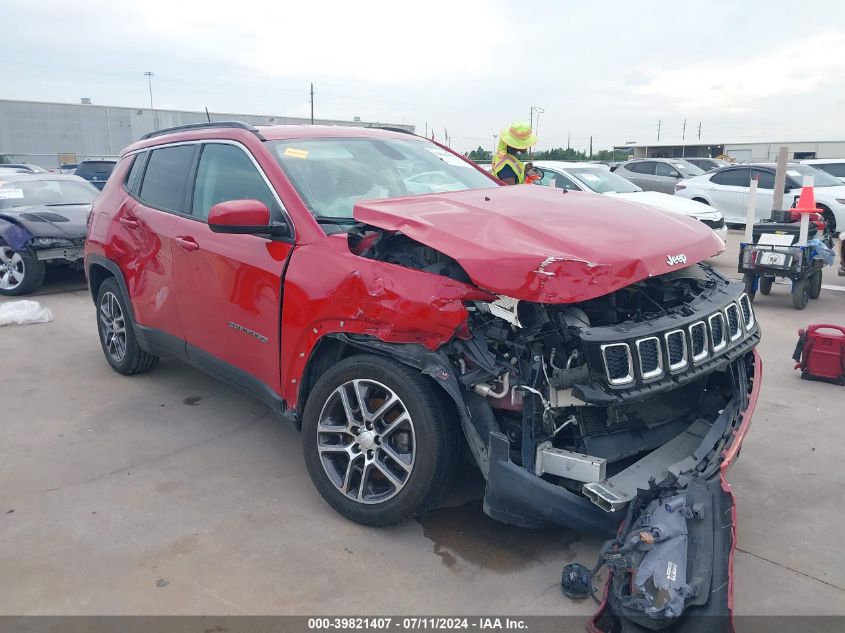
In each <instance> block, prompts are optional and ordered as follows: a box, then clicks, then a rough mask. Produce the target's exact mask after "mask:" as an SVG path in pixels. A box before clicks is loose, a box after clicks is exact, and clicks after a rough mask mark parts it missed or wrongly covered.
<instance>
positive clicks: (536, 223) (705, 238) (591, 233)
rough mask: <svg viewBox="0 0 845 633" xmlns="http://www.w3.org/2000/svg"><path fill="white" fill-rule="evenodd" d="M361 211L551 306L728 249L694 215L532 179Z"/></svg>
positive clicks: (493, 282) (512, 291) (491, 282)
mask: <svg viewBox="0 0 845 633" xmlns="http://www.w3.org/2000/svg"><path fill="white" fill-rule="evenodd" d="M353 214H354V216H355V219H356V220H358V221H360V222H364V223H366V224H370V225H372V226H376V227H380V228H382V229H385V230H389V231H398V232H400V233H402V234H404V235H406V236H408V237H410V238H412V239H414V240H416V241H418V242H420V243H422V244H425V245H426V246H430V247H431V248H434V249H437V250H438V251H440V252H441V253H444V254H446V255H448V256H449V257H451V258H453V259H455V260H457V261H458V263H460V264H461V266H462V267H463V268H464V270H466V272H467V274H468V275H469V276H470V278H471V279H472V281H473V282H474V283H476V284H477V285H478V286H479V287H481V288H484V289H486V290H489V291H492V292H495V293H498V294H503V295H507V296H509V297H514V298H516V299H522V300H526V301H536V302H543V303H573V302H577V301H586V300H588V299H594V298H596V297H600V296H602V295H605V294H608V293H610V292H613V291H615V290H618V289H620V288H623V287H625V286H628V285H630V284H632V283H634V282H637V281H640V280H642V279H645V278H647V277H652V276H656V275H662V274H664V273H667V272H670V271H672V270H675V269H677V268H681V267H683V266H688V265H691V264H694V263H696V262H699V261H701V260H703V259H706V258H708V257H711V256H713V255H715V254H716V253H718V252H720V251H721V250H722V248H723V246H722V242H721V240H720V239H719V238H718V237H717V236H716V234H715V233H713V231H711V230H710V229H709V228H708V227H706V226H704V225H703V224H702V223H701V222H698V221H697V220H694V219H691V218H687V217H685V216H681V215H678V214H674V213H668V212H664V211H659V210H657V209H651V208H645V207H643V206H642V205H638V204H633V203H630V202H626V201H624V200H619V199H613V198H611V197H607V196H597V195H595V194H589V193H579V192H569V193H562V190H560V189H550V188H548V187H536V186H529V185H524V186H523V185H520V186H513V187H497V188H494V189H476V190H468V191H457V192H450V193H438V194H429V195H424V196H413V197H406V198H391V199H385V200H369V201H362V202H360V203H358V204H357V205H356V206H355V209H354V212H353ZM670 255H671V256H675V257H678V256H680V255H683V256H684V257H683V258H679V259H678V260H676V261H678V262H679V263H675V264H670V263H669V262H670V259H669V256H670Z"/></svg>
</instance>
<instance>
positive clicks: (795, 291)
mask: <svg viewBox="0 0 845 633" xmlns="http://www.w3.org/2000/svg"><path fill="white" fill-rule="evenodd" d="M809 301H810V284H809V283H808V280H807V279H797V280H795V281H793V282H792V307H793V308H795V309H796V310H803V309H804V308H806V307H807V303H809Z"/></svg>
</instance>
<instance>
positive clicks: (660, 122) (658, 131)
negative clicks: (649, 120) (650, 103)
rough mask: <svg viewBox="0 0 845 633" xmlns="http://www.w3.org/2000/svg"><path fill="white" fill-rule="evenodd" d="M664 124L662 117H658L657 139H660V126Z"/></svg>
mask: <svg viewBox="0 0 845 633" xmlns="http://www.w3.org/2000/svg"><path fill="white" fill-rule="evenodd" d="M662 124H663V120H662V119H657V140H658V141H659V140H660V126H661V125H662Z"/></svg>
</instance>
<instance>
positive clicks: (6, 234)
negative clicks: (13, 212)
mask: <svg viewBox="0 0 845 633" xmlns="http://www.w3.org/2000/svg"><path fill="white" fill-rule="evenodd" d="M31 239H32V233H30V232H29V231H27V230H26V229H25V228H23V227H22V226H20V225H18V224H15V223H14V222H10V221H9V220H7V219H5V218H0V240H3V241H4V242H5V243H6V244H7V245H8V246H9V248H11V249H12V250H14V251H19V250H21V249H23V248H25V247H26V243H27V242H28V241H29V240H31Z"/></svg>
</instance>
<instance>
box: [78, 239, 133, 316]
mask: <svg viewBox="0 0 845 633" xmlns="http://www.w3.org/2000/svg"><path fill="white" fill-rule="evenodd" d="M93 266H102V267H103V268H105V269H106V270H107V271H109V272H110V273H111V274H112V276H113V277H114V278H115V279H116V280H117V285H118V287H119V288H120V291H121V292H122V293H123V297H124V299H126V305H127V306H128V307H129V318H130V319H131V320H132V323H133V324H134V323H135V309H134V307H133V306H132V298H131V297H130V296H129V289H128V287H127V286H126V279H125V278H124V276H123V271H122V270H121V269H120V266H118V265H117V264H115V263H114V262H113V261H112V260H110V259H107V258H105V257H103V256H102V255H98V254H96V253H91V254H89V255H86V257H85V277H86V279H87V280H88V290H89V291H90V292H91V300H92V301H93V302H94V303H96V302H97V296H96V295H95V293H94V288H93V287H92V286H91V268H92V267H93Z"/></svg>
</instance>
